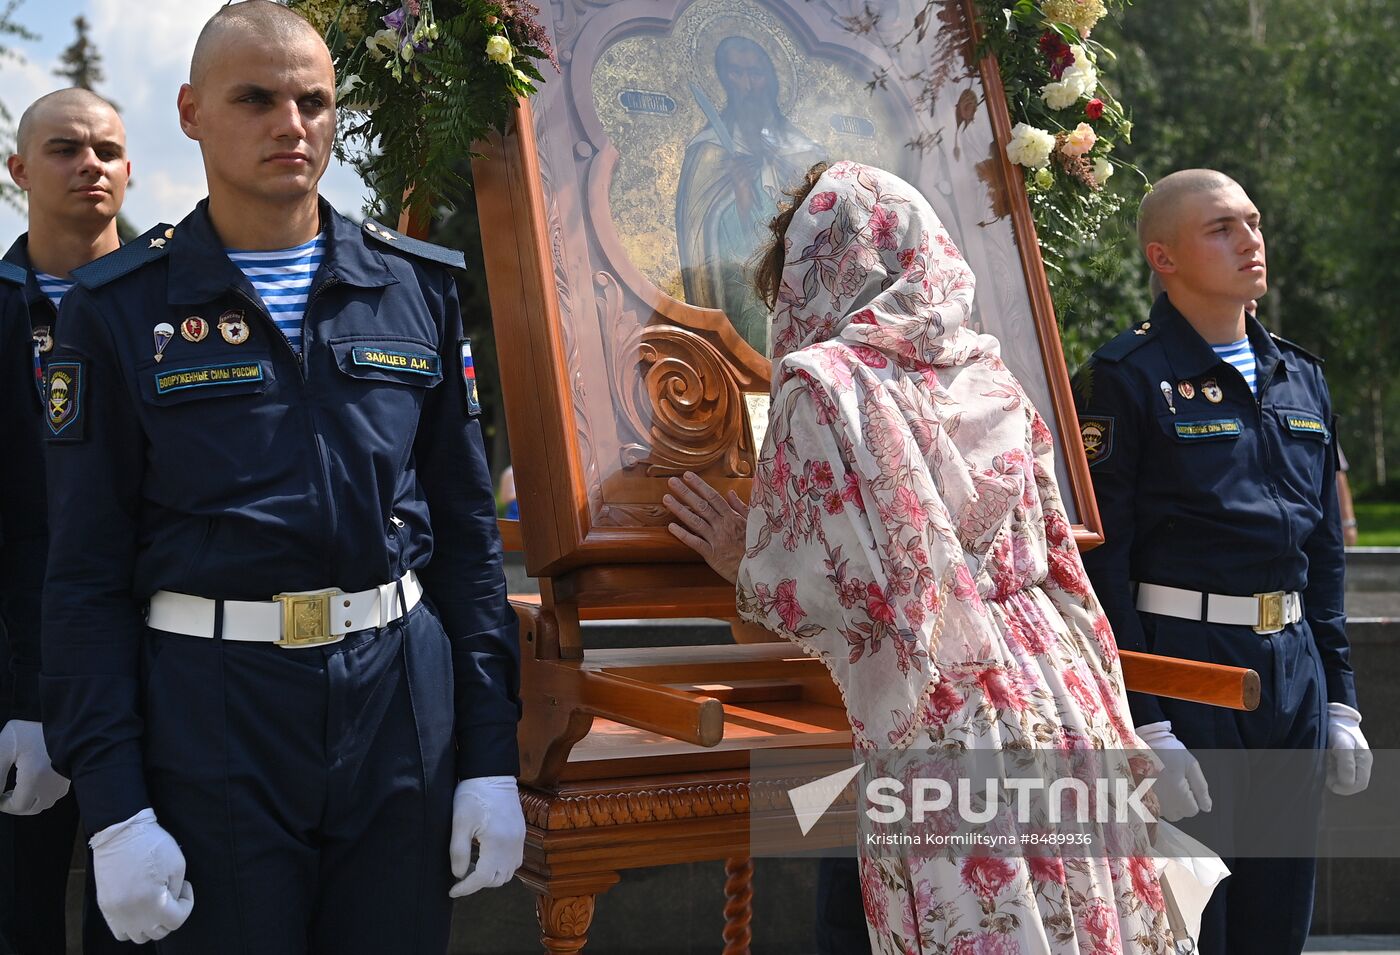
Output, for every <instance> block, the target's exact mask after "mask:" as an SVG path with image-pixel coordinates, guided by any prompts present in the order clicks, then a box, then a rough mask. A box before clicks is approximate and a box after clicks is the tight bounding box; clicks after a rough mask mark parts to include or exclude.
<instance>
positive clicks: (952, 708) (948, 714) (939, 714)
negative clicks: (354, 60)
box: [923, 680, 963, 726]
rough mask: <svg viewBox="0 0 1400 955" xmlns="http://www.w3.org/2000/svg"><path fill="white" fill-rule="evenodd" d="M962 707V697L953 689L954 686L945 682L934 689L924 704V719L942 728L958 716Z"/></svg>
mask: <svg viewBox="0 0 1400 955" xmlns="http://www.w3.org/2000/svg"><path fill="white" fill-rule="evenodd" d="M962 705H963V698H962V696H960V695H959V694H958V691H957V690H955V689H954V688H953V684H951V683H949V682H948V681H947V680H944V681H942V682H940V683H939V684H938V686H936V687H934V688H933V692H932V693H930V694H929V695H928V699H927V700H926V701H925V702H924V712H923V717H924V719H926V720H928V721H929V722H930V723H932V724H933V725H934V726H942V725H943V724H944V723H946V722H948V721H949V720H950V719H952V718H953V717H954V716H956V715H957V712H958V710H959V709H961V708H962Z"/></svg>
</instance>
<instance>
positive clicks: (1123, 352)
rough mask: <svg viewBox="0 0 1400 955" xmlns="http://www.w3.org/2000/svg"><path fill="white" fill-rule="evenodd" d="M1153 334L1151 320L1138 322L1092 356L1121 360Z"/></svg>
mask: <svg viewBox="0 0 1400 955" xmlns="http://www.w3.org/2000/svg"><path fill="white" fill-rule="evenodd" d="M1155 334H1156V332H1154V331H1153V330H1152V322H1151V321H1146V322H1140V323H1138V324H1137V325H1135V326H1134V327H1132V328H1130V329H1128V330H1127V331H1126V332H1123V333H1122V334H1121V335H1119V336H1118V337H1117V338H1114V339H1113V340H1112V341H1110V342H1109V343H1108V344H1107V345H1105V346H1103V347H1102V348H1100V349H1099V350H1098V351H1096V352H1094V357H1095V358H1100V359H1102V360H1104V361H1122V360H1123V359H1124V358H1127V357H1128V355H1130V354H1132V353H1133V352H1135V351H1137V350H1138V349H1139V348H1141V347H1142V346H1143V345H1145V344H1146V343H1147V342H1148V341H1150V340H1151V339H1152V336H1153V335H1155Z"/></svg>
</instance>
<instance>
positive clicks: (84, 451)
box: [43, 202, 520, 831]
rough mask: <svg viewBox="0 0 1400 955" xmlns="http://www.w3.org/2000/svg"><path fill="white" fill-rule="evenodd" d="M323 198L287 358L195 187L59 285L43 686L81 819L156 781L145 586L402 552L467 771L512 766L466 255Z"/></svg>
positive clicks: (254, 592)
mask: <svg viewBox="0 0 1400 955" xmlns="http://www.w3.org/2000/svg"><path fill="white" fill-rule="evenodd" d="M321 217H322V227H323V229H324V233H325V235H326V239H327V249H326V255H325V259H324V261H323V263H322V265H321V267H320V271H319V272H318V273H317V275H316V277H315V280H314V284H313V286H312V290H311V294H310V297H309V299H308V302H307V310H306V317H305V321H304V326H303V327H304V340H303V342H304V343H303V348H304V356H305V357H304V359H303V360H301V361H299V360H298V358H297V356H296V354H295V353H294V352H293V351H292V349H291V347H290V346H289V345H288V343H287V341H286V339H285V338H284V337H283V335H282V334H281V333H280V332H279V331H278V330H277V328H276V326H275V325H274V324H273V322H272V320H271V319H270V318H269V317H268V315H267V313H266V311H265V310H264V308H263V307H262V305H261V302H260V299H259V298H258V296H257V294H256V292H254V290H253V288H252V286H251V285H250V284H249V282H248V281H247V280H246V279H245V278H244V276H243V274H242V272H240V271H239V269H238V267H237V266H235V265H234V264H233V263H232V262H230V261H229V259H228V257H227V255H225V253H224V250H223V247H222V243H221V242H220V241H219V239H218V237H217V235H216V233H215V232H214V230H213V227H212V225H211V223H210V221H209V216H208V212H207V208H206V204H201V205H200V206H199V207H198V208H196V209H195V211H194V212H193V213H191V214H190V215H189V216H188V217H187V218H186V219H185V220H184V221H183V222H182V223H180V224H179V225H178V226H176V227H174V228H170V227H168V226H158V227H157V228H155V229H153V230H152V231H151V232H149V233H147V234H146V235H144V236H142V237H141V238H139V239H137V240H135V241H133V242H131V243H129V244H128V245H127V246H125V247H124V248H123V249H122V250H120V251H118V252H116V253H113V254H112V255H109V256H106V257H104V258H102V259H99V260H97V261H96V262H93V263H91V264H89V265H87V266H85V267H84V268H82V269H80V270H78V272H76V273H75V276H76V277H77V278H78V280H79V284H78V285H77V286H76V287H75V288H74V289H73V290H72V291H71V292H69V293H68V295H67V296H65V298H64V301H63V306H62V316H61V322H60V330H59V340H58V342H57V344H56V346H55V352H54V355H53V358H52V360H51V361H50V362H49V370H48V396H49V397H48V406H47V408H46V413H47V420H48V429H49V432H50V433H49V438H48V442H49V444H48V452H49V457H48V464H49V492H50V499H51V504H50V524H51V528H52V543H51V550H50V559H49V568H48V580H47V584H46V587H45V595H44V608H45V613H46V616H45V622H44V648H43V657H44V659H43V694H44V696H43V699H44V705H45V714H46V717H47V725H46V732H47V734H48V740H49V747H50V752H51V754H52V756H53V761H54V765H55V766H56V767H57V768H58V769H59V771H60V772H63V773H65V774H66V775H68V776H69V777H70V778H72V779H73V781H74V787H75V789H76V791H77V793H78V799H79V806H80V809H81V811H82V816H83V820H84V822H85V823H86V825H87V826H88V828H89V829H90V830H92V831H95V830H97V829H101V828H103V827H104V826H107V825H109V824H111V823H114V822H119V821H121V820H123V819H126V818H128V817H129V816H131V815H132V814H134V813H136V812H138V811H139V810H141V809H142V808H144V807H146V806H148V805H149V804H150V802H149V799H148V797H147V794H146V787H145V783H144V781H143V773H142V756H141V752H142V751H141V741H142V716H141V712H140V708H139V703H138V701H139V698H140V697H139V690H140V673H139V665H138V660H139V649H140V644H141V641H142V636H143V633H144V631H145V622H144V619H143V609H144V605H145V603H146V601H147V600H148V598H149V597H150V595H151V594H152V593H154V592H155V591H157V590H171V591H176V592H180V593H187V594H196V595H199V596H203V597H209V598H215V599H232V600H269V599H271V598H272V597H273V595H275V594H278V593H282V592H290V591H303V590H316V589H324V588H328V587H339V588H340V589H341V590H344V591H347V592H350V591H358V590H364V589H367V588H370V587H373V586H376V585H378V584H382V583H385V582H388V581H392V580H394V579H396V578H398V577H399V576H401V575H402V574H403V573H405V572H406V571H407V570H409V569H416V570H417V571H418V574H419V576H420V578H421V579H422V582H423V585H424V588H425V592H426V594H427V596H428V599H429V602H430V603H431V604H432V606H433V607H434V608H435V609H436V611H437V613H438V615H439V616H440V618H441V620H442V623H443V626H444V629H445V630H446V632H447V635H448V637H449V639H450V641H451V643H452V647H453V674H452V678H453V679H454V688H455V690H454V692H455V707H456V735H457V741H458V743H457V746H458V751H457V768H458V774H459V776H460V777H461V778H468V777H473V776H485V775H513V774H515V773H516V772H517V771H518V759H517V752H516V742H515V724H516V721H517V720H518V718H519V712H520V710H519V647H518V643H517V624H516V619H515V615H514V612H513V611H512V610H511V609H510V606H509V604H508V602H507V599H506V589H505V578H504V574H503V572H502V567H501V550H502V548H501V541H500V536H499V534H498V532H497V527H496V516H495V502H494V500H493V497H492V488H491V480H490V475H489V472H488V469H487V464H486V457H485V453H484V449H483V447H482V440H481V429H480V424H479V422H478V420H477V418H476V417H475V411H476V397H475V379H474V377H470V376H469V373H468V372H467V371H466V370H464V366H469V365H470V361H469V360H464V357H463V352H464V351H466V350H467V348H466V346H465V342H464V340H463V338H462V323H461V314H460V310H459V307H458V301H457V292H456V287H455V285H454V283H453V279H452V275H451V274H450V272H449V270H448V269H447V268H446V267H444V266H445V265H448V264H457V265H460V264H461V256H460V254H459V253H455V252H451V251H449V250H446V249H442V248H439V247H437V246H432V245H429V244H427V243H423V242H418V241H415V240H413V239H410V238H407V237H404V236H400V235H398V234H397V233H392V232H390V231H389V230H387V229H382V228H381V227H379V226H377V225H375V224H374V223H370V222H367V223H366V224H365V227H364V228H363V229H360V228H357V227H356V226H355V225H354V224H353V223H351V222H350V221H349V220H347V219H345V218H344V217H342V216H340V215H339V214H337V213H336V212H335V211H334V210H332V209H331V208H330V206H329V205H328V204H326V203H324V202H323V203H322V207H321ZM161 326H166V327H165V328H161ZM162 333H164V334H162ZM172 333H173V334H172ZM162 339H165V340H164V342H163V344H162V341H161V340H162ZM157 355H159V360H157ZM269 649H273V648H269ZM277 652H279V653H280V652H283V651H281V650H277ZM266 704H267V712H268V718H269V719H276V713H277V700H275V699H268V700H267V701H266Z"/></svg>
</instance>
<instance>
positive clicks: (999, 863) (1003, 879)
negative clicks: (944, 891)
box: [962, 856, 1016, 901]
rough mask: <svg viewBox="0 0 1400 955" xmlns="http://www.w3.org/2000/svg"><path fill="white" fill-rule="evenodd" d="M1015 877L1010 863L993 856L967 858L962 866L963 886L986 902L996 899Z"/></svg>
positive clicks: (1014, 871)
mask: <svg viewBox="0 0 1400 955" xmlns="http://www.w3.org/2000/svg"><path fill="white" fill-rule="evenodd" d="M1015 875H1016V870H1015V868H1014V867H1012V865H1011V863H1010V862H1007V861H1006V860H1005V859H997V858H995V857H993V856H969V857H968V858H966V859H964V860H963V864H962V881H963V885H965V886H967V887H968V888H969V889H971V890H972V891H973V892H976V893H977V894H978V895H980V896H981V897H982V898H984V899H986V900H988V901H991V900H992V899H994V898H996V897H997V896H998V895H999V894H1000V893H1001V890H1002V889H1004V888H1006V886H1007V885H1008V884H1009V883H1010V882H1011V880H1012V878H1014V877H1015Z"/></svg>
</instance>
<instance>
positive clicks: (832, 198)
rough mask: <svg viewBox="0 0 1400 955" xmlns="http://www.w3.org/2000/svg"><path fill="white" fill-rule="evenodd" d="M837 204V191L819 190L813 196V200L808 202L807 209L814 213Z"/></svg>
mask: <svg viewBox="0 0 1400 955" xmlns="http://www.w3.org/2000/svg"><path fill="white" fill-rule="evenodd" d="M834 205H836V193H834V192H819V193H817V194H816V195H815V196H813V197H812V201H811V202H809V203H807V211H808V212H810V213H812V214H813V215H815V214H817V213H818V212H825V211H827V210H828V209H830V208H831V207H832V206H834Z"/></svg>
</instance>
